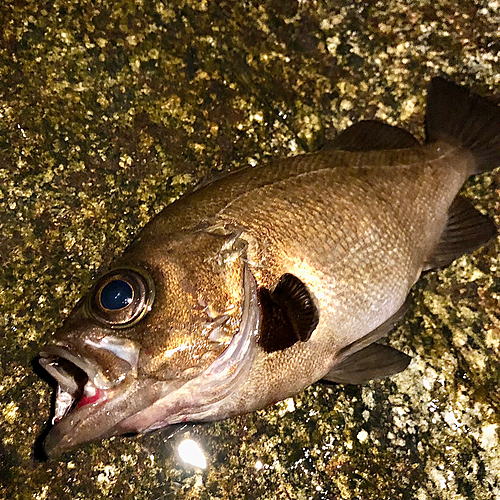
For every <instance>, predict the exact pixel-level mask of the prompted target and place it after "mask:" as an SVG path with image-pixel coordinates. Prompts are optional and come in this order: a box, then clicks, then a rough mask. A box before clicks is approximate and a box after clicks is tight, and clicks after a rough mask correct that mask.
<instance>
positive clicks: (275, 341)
mask: <svg viewBox="0 0 500 500" xmlns="http://www.w3.org/2000/svg"><path fill="white" fill-rule="evenodd" d="M259 302H260V306H261V312H262V317H261V327H260V337H259V345H260V346H261V347H262V348H263V349H264V350H265V351H266V352H273V351H281V350H283V349H286V348H288V347H291V346H292V345H293V344H295V343H296V342H298V341H302V342H306V341H307V340H309V338H310V337H311V334H312V332H313V331H314V329H315V328H316V326H317V325H318V321H319V312H318V308H317V307H316V304H315V303H314V298H313V296H312V295H311V293H310V292H309V290H308V289H307V286H306V285H305V284H304V283H303V282H302V281H301V280H299V278H297V277H296V276H294V275H293V274H288V273H287V274H284V275H283V276H281V278H280V280H279V282H278V284H277V285H276V288H275V289H274V290H273V291H272V292H270V291H269V290H267V288H261V289H260V290H259Z"/></svg>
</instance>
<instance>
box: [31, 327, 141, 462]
mask: <svg viewBox="0 0 500 500" xmlns="http://www.w3.org/2000/svg"><path fill="white" fill-rule="evenodd" d="M138 353H139V348H138V346H137V345H136V344H135V343H134V342H132V341H130V340H127V339H118V338H115V337H109V336H101V338H99V339H95V338H94V339H93V338H91V337H85V338H83V339H80V338H75V337H73V338H71V339H70V340H65V341H59V342H57V343H56V344H51V345H48V346H46V347H45V349H44V350H43V351H42V352H41V353H40V358H39V362H40V365H41V366H42V367H43V368H44V369H45V370H46V371H47V372H48V373H49V374H50V375H51V376H52V377H53V378H54V379H55V380H56V382H57V390H56V398H55V410H54V417H53V418H52V424H53V425H54V427H53V428H52V429H51V430H50V431H49V433H48V435H47V437H46V439H45V442H44V449H45V452H46V454H47V455H48V456H52V455H57V454H60V453H62V452H64V451H66V450H68V449H70V448H72V447H73V446H75V445H77V444H80V443H82V442H85V441H90V440H92V439H96V438H98V437H100V436H101V435H103V434H104V433H105V432H106V431H107V429H108V428H109V424H110V422H109V419H106V425H105V426H103V425H102V422H101V423H99V422H98V415H100V414H102V413H103V412H108V411H110V408H109V407H110V403H111V406H114V407H116V406H117V404H118V402H119V401H120V400H121V399H123V397H124V396H125V395H126V394H129V393H130V392H131V390H132V389H133V387H134V386H135V385H136V382H137V380H136V379H137V363H138ZM129 411H131V409H129ZM116 418H119V419H122V418H124V413H123V411H121V412H116ZM90 423H94V424H96V423H97V424H98V425H93V427H92V426H91V425H89V424H90Z"/></svg>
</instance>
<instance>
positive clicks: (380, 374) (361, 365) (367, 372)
mask: <svg viewBox="0 0 500 500" xmlns="http://www.w3.org/2000/svg"><path fill="white" fill-rule="evenodd" d="M410 361H411V358H410V356H407V355H406V354H404V353H402V352H400V351H398V350H396V349H393V348H392V347H389V346H385V345H380V344H372V345H369V346H368V347H365V348H364V349H361V351H357V352H355V353H354V354H351V355H350V356H347V357H346V358H344V360H343V361H341V362H340V363H339V364H338V365H336V366H334V367H333V369H332V370H330V372H328V374H327V375H325V376H324V377H323V378H324V380H327V381H328V382H337V383H339V384H362V383H363V382H367V381H368V380H372V379H378V378H384V377H389V376H390V375H394V374H395V373H399V372H400V371H403V370H404V369H405V368H406V367H407V366H408V364H409V363H410Z"/></svg>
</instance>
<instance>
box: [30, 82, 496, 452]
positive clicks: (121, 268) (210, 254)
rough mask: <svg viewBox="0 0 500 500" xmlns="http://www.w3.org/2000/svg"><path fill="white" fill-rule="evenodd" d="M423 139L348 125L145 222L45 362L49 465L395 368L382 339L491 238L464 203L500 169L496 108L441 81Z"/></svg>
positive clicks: (398, 355) (395, 354)
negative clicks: (421, 284) (443, 275)
mask: <svg viewBox="0 0 500 500" xmlns="http://www.w3.org/2000/svg"><path fill="white" fill-rule="evenodd" d="M425 126H426V140H425V143H423V144H421V143H420V142H419V141H418V140H417V139H415V137H413V136H412V135H411V134H410V133H408V132H407V131H405V130H403V129H401V128H398V127H393V126H390V125H388V124H385V123H382V122H378V121H375V120H367V121H360V122H358V123H356V124H354V125H352V126H351V127H349V128H347V129H346V130H344V131H343V132H341V133H340V134H339V135H338V136H337V138H336V139H334V140H333V141H331V142H330V143H328V144H327V145H326V146H325V147H324V148H322V149H321V150H320V151H318V152H314V153H308V154H302V155H299V156H295V157H291V158H285V159H272V160H270V161H268V162H266V163H262V164H260V165H257V166H254V167H250V166H249V167H248V168H242V169H239V170H236V171H234V172H232V173H230V174H228V175H226V176H224V177H222V178H220V179H217V180H214V181H213V182H209V183H207V184H206V185H204V186H201V187H200V188H199V189H195V190H193V192H191V193H189V194H187V195H185V196H183V197H181V198H180V199H179V200H177V201H175V202H174V203H172V204H170V205H168V206H167V207H166V208H165V209H164V210H163V211H162V212H160V213H159V214H158V215H157V216H156V217H155V218H153V219H152V220H151V221H150V222H149V223H148V224H147V225H146V226H145V227H144V228H143V229H142V231H141V232H140V233H139V235H138V237H137V238H136V239H135V241H133V242H132V244H131V245H130V246H129V247H128V248H127V249H126V250H125V252H124V253H123V255H122V256H121V257H119V258H118V259H117V260H116V261H115V262H114V263H113V265H112V266H110V268H109V270H108V271H107V272H106V273H104V274H103V275H102V276H100V277H99V278H98V279H97V280H96V281H95V283H94V284H93V285H92V287H91V289H90V290H89V292H88V293H87V294H86V295H85V296H84V297H83V298H82V299H81V300H80V301H79V302H78V303H77V305H76V306H75V308H74V310H73V311H72V313H71V314H70V315H69V316H68V317H67V319H66V320H65V321H64V323H63V325H62V327H61V328H60V329H58V330H57V331H56V333H55V334H54V336H53V338H52V339H51V340H50V342H49V343H48V344H47V345H46V346H45V347H43V348H42V350H41V352H40V355H39V362H40V364H41V365H42V367H43V368H44V369H45V370H46V371H47V372H48V373H49V374H50V375H51V376H52V377H53V378H54V379H55V381H56V382H57V389H56V398H55V408H54V417H53V419H52V424H53V426H52V427H51V429H50V431H49V432H48V434H47V436H46V437H45V440H44V449H45V453H46V454H47V456H48V457H54V456H58V455H60V454H62V453H64V452H67V451H69V450H72V449H73V448H75V447H77V446H80V445H82V444H84V443H87V442H89V441H95V440H101V439H104V438H108V437H111V436H115V435H121V434H129V433H146V432H150V431H153V430H155V429H160V428H163V427H166V426H169V425H172V424H176V423H180V422H205V421H214V420H219V419H225V418H228V417H231V416H234V415H238V414H243V413H247V412H252V411H254V410H257V409H261V408H265V407H267V406H269V405H271V404H274V403H276V402H278V401H280V400H283V399H285V398H288V397H291V396H294V395H296V394H298V393H300V392H301V391H302V390H304V389H305V388H306V387H308V386H309V385H311V384H313V383H315V382H317V381H319V380H322V379H323V380H326V381H330V382H335V383H341V384H362V383H364V382H366V381H368V380H371V379H376V378H383V377H386V376H390V375H393V374H396V373H399V372H400V371H402V370H404V369H405V368H406V367H407V366H408V364H409V362H410V357H409V356H408V355H406V354H405V353H403V352H400V351H398V350H396V349H394V348H392V347H390V346H388V345H384V344H383V343H381V341H382V340H383V339H384V338H385V337H386V336H387V334H388V333H389V332H390V331H391V329H392V328H393V327H394V324H395V323H397V322H398V321H399V320H400V319H401V318H402V317H403V316H404V314H405V311H406V310H407V308H408V299H407V297H408V294H409V292H410V289H411V288H412V286H413V285H414V284H415V283H416V282H417V280H418V279H419V277H420V275H421V273H422V272H424V271H427V270H430V269H434V268H437V267H442V266H446V265H448V264H450V263H451V262H452V261H453V260H454V259H456V258H457V257H459V256H461V255H463V254H466V253H469V252H472V251H474V250H475V249H477V248H479V247H480V246H482V245H484V244H486V243H487V242H488V241H489V240H490V239H491V238H493V237H494V236H496V235H497V228H496V226H495V224H494V222H493V220H492V219H491V218H490V217H488V216H486V215H483V214H481V213H480V212H479V211H478V210H476V209H475V208H474V207H473V206H472V204H471V203H470V201H469V200H467V199H466V198H465V197H463V196H461V195H460V194H459V191H460V189H461V187H462V185H463V184H464V182H465V181H466V180H467V179H468V178H469V177H470V176H473V175H476V174H480V173H482V172H485V171H489V170H492V169H494V168H496V167H497V166H499V165H500V108H499V107H498V106H497V105H495V104H494V103H492V102H490V101H489V100H487V99H486V98H484V97H480V96H477V95H475V94H472V93H471V92H470V91H469V90H468V89H466V88H464V87H462V86H459V85H456V84H454V83H451V82H449V81H447V80H444V79H442V78H439V77H437V78H434V79H433V80H432V81H431V84H430V87H429V90H428V95H427V110H426V120H425Z"/></svg>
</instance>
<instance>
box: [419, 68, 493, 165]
mask: <svg viewBox="0 0 500 500" xmlns="http://www.w3.org/2000/svg"><path fill="white" fill-rule="evenodd" d="M425 124H426V132H427V142H435V141H438V140H443V141H448V142H454V143H457V142H458V143H459V144H460V145H461V146H462V147H464V148H467V149H469V150H470V151H471V152H472V153H473V154H474V156H475V158H476V165H475V171H474V172H473V173H480V172H486V171H487V170H492V169H494V168H496V167H498V166H500V107H499V106H497V105H495V104H493V103H492V102H490V101H488V100H487V99H484V98H483V97H479V96H477V95H475V94H472V93H471V92H469V90H467V89H466V88H464V87H460V86H458V85H455V84H454V83H451V82H448V81H446V80H444V79H443V78H433V80H432V82H431V85H430V87H429V93H428V94H427V115H426V118H425Z"/></svg>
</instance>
